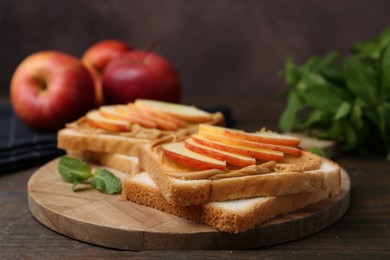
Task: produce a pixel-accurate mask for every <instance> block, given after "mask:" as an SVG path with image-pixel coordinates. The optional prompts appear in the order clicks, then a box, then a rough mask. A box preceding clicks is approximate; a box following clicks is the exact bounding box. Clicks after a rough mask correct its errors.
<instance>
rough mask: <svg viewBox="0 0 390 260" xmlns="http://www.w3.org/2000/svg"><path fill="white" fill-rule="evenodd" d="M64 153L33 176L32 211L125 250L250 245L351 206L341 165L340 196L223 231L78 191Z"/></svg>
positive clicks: (67, 231) (305, 228)
mask: <svg viewBox="0 0 390 260" xmlns="http://www.w3.org/2000/svg"><path fill="white" fill-rule="evenodd" d="M58 161H59V159H55V160H53V161H51V162H49V163H47V164H46V165H44V166H42V167H41V168H39V169H38V170H37V171H36V172H35V173H34V174H33V175H32V176H31V178H30V180H29V182H28V200H29V208H30V212H31V213H32V215H33V216H34V217H35V218H36V219H37V220H38V221H39V222H41V223H42V224H43V225H45V226H47V227H48V228H50V229H52V230H54V231H57V232H58V233H60V234H63V235H65V236H68V237H71V238H74V239H77V240H81V241H84V242H88V243H92V244H96V245H101V246H105V247H111V248H117V249H124V250H136V251H140V250H173V249H180V250H184V249H192V250H195V249H228V250H232V249H249V248H258V247H263V246H269V245H274V244H278V243H283V242H287V241H291V240H295V239H299V238H303V237H305V236H308V235H311V234H313V233H315V232H318V231H320V230H322V229H324V228H326V227H328V226H329V225H331V224H332V223H334V222H335V221H336V220H338V219H339V218H340V217H341V216H342V215H343V214H344V213H345V212H346V210H347V208H348V206H349V201H350V179H349V176H348V174H347V173H346V172H345V171H342V190H341V194H340V195H339V196H337V197H334V198H330V199H327V200H324V201H321V202H319V203H317V204H314V205H311V206H308V207H306V208H304V209H302V210H298V211H295V212H292V213H290V214H285V215H283V216H279V217H277V218H275V219H273V220H271V221H269V222H267V223H265V224H263V225H261V226H258V227H256V228H254V229H252V230H249V231H247V232H244V233H241V234H228V233H224V232H219V231H217V230H214V229H212V228H210V227H208V226H204V225H201V224H197V223H194V222H191V221H187V220H185V219H182V218H179V217H176V216H173V215H171V214H167V213H164V212H161V211H158V210H155V209H152V208H148V207H145V206H141V205H137V204H134V203H131V202H122V201H120V200H119V195H105V194H102V193H100V192H99V191H97V190H94V189H91V188H90V186H88V185H85V186H84V187H82V186H80V188H81V190H79V191H77V192H73V191H72V189H71V184H69V183H66V182H64V181H63V180H62V179H61V176H60V175H59V173H58V171H57V166H58Z"/></svg>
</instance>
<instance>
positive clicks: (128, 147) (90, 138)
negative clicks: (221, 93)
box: [57, 101, 224, 156]
mask: <svg viewBox="0 0 390 260" xmlns="http://www.w3.org/2000/svg"><path fill="white" fill-rule="evenodd" d="M155 103H157V104H159V103H161V102H157V101H156V102H155ZM164 104H165V103H164ZM167 104H170V103H167ZM173 105H174V106H176V105H177V104H173ZM177 106H180V107H181V108H182V109H184V108H188V109H190V110H191V111H192V109H195V108H193V107H189V106H184V105H177ZM117 107H119V108H121V106H115V107H113V108H112V109H108V108H107V107H102V108H101V110H102V111H103V113H100V114H99V111H100V110H99V111H97V110H94V111H91V112H89V113H87V115H88V116H89V117H91V114H92V119H93V120H92V121H94V120H95V121H96V122H99V123H100V124H97V123H96V122H95V123H94V122H92V123H91V120H90V118H88V117H87V116H84V117H82V118H80V119H79V120H77V121H75V122H72V123H69V124H67V126H66V127H65V128H64V129H61V130H60V131H58V144H57V146H58V148H60V149H64V150H69V151H93V152H101V153H116V154H124V155H131V156H136V155H137V151H138V150H137V147H138V146H139V145H142V144H147V143H155V142H159V141H161V140H164V139H166V138H168V139H169V138H171V139H176V140H180V139H183V138H184V137H186V136H189V135H191V134H193V133H194V132H196V131H197V129H198V124H197V123H193V122H189V123H185V124H184V123H182V124H180V123H177V125H176V126H177V128H174V129H172V130H166V129H161V128H149V127H146V126H145V123H143V124H138V123H134V122H136V121H134V120H133V121H131V122H130V121H129V122H127V123H126V121H125V119H124V117H121V118H116V119H115V118H111V117H110V116H108V117H107V118H105V117H104V115H105V114H107V113H108V112H107V111H106V110H110V111H111V110H115V109H116V108H117ZM184 110H185V111H186V109H184ZM110 111H109V112H110ZM195 111H197V112H196V113H195V112H193V113H194V114H193V115H198V114H197V113H200V114H202V115H207V118H203V120H206V119H207V120H208V121H207V122H204V121H202V122H203V123H206V124H213V125H214V124H215V125H223V124H224V116H223V114H222V113H219V112H217V113H207V112H204V111H202V110H199V109H195ZM199 111H201V112H199ZM111 112H112V111H111ZM125 112H126V111H125ZM125 112H123V111H122V112H120V113H125ZM189 114H191V113H189ZM160 120H162V121H163V120H164V119H160ZM144 121H145V120H144ZM178 121H179V119H177V122H178ZM124 122H125V123H124ZM175 122H176V121H175ZM180 122H181V121H180ZM103 125H104V126H106V125H109V126H110V127H100V126H103ZM119 126H120V127H119ZM114 130H115V131H114Z"/></svg>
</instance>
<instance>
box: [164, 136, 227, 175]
mask: <svg viewBox="0 0 390 260" xmlns="http://www.w3.org/2000/svg"><path fill="white" fill-rule="evenodd" d="M162 150H163V153H164V156H166V157H167V158H169V159H170V160H172V161H175V162H177V163H179V164H182V165H185V166H188V167H191V168H194V169H197V170H210V169H218V170H222V171H225V170H226V162H224V161H220V160H217V159H214V158H210V157H207V156H205V155H202V154H198V153H195V152H193V151H190V150H188V149H187V148H186V147H185V146H184V143H183V142H179V143H169V144H165V145H163V146H162Z"/></svg>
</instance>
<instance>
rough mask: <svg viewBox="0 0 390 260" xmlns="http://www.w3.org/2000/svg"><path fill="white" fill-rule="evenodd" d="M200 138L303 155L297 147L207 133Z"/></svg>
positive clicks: (200, 134) (201, 133) (202, 133)
mask: <svg viewBox="0 0 390 260" xmlns="http://www.w3.org/2000/svg"><path fill="white" fill-rule="evenodd" d="M199 136H201V137H203V138H206V139H208V140H210V141H216V142H221V143H224V144H227V145H235V146H242V147H252V148H259V149H267V150H274V151H280V152H284V153H287V154H291V155H296V156H300V155H301V154H302V151H301V149H299V148H297V147H292V146H284V145H277V144H266V143H258V142H252V141H246V140H242V139H238V138H233V137H227V136H224V135H219V134H210V133H207V132H200V133H199Z"/></svg>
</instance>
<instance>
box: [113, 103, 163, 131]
mask: <svg viewBox="0 0 390 260" xmlns="http://www.w3.org/2000/svg"><path fill="white" fill-rule="evenodd" d="M115 113H116V115H118V116H120V117H121V118H122V119H126V120H128V121H130V122H132V123H134V124H139V125H140V126H143V127H146V128H157V124H155V123H154V122H152V121H149V120H145V119H143V118H141V117H140V116H139V115H138V114H137V113H135V112H134V111H132V110H131V109H129V108H128V106H126V105H116V106H115Z"/></svg>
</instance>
